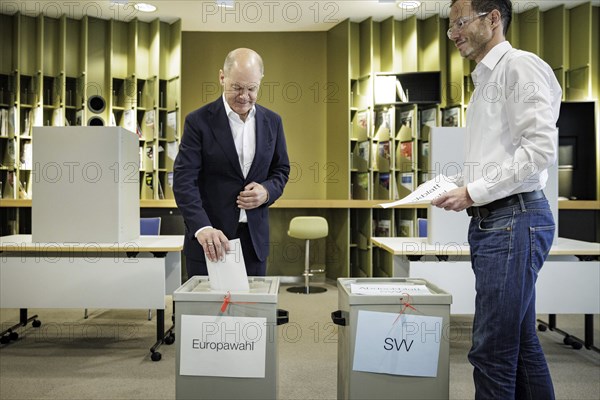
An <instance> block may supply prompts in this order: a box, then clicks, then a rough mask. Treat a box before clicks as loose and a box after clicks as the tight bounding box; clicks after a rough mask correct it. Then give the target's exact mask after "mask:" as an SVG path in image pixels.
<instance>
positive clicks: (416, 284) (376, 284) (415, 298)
mask: <svg viewBox="0 0 600 400" xmlns="http://www.w3.org/2000/svg"><path fill="white" fill-rule="evenodd" d="M337 286H338V292H339V296H345V297H347V298H348V300H347V302H348V304H350V305H359V304H398V302H401V303H405V304H406V303H408V304H423V305H425V304H432V305H435V304H439V305H445V304H448V305H449V304H452V295H451V294H450V293H448V292H446V291H445V290H443V289H441V288H439V287H438V286H436V285H435V284H433V283H431V282H429V281H427V280H425V279H419V278H338V281H337Z"/></svg>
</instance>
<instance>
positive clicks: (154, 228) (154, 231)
mask: <svg viewBox="0 0 600 400" xmlns="http://www.w3.org/2000/svg"><path fill="white" fill-rule="evenodd" d="M140 235H144V236H158V235H160V217H153V218H140ZM87 317H88V309H87V308H86V309H85V311H84V314H83V318H84V319H87ZM150 320H152V310H148V321H150Z"/></svg>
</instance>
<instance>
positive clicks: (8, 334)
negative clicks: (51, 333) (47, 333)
mask: <svg viewBox="0 0 600 400" xmlns="http://www.w3.org/2000/svg"><path fill="white" fill-rule="evenodd" d="M37 317H38V316H37V314H36V315H33V316H32V317H29V318H28V317H27V309H26V308H21V309H20V310H19V323H18V324H15V325H13V326H11V327H10V328H8V329H6V330H4V331H2V332H1V333H0V344H6V343H9V342H10V341H11V340H17V339H18V338H19V334H18V333H17V332H16V331H15V329H17V328H20V327H25V326H26V325H27V324H28V323H29V322H31V326H33V327H34V328H39V327H40V326H41V325H42V322H41V321H40V320H38V319H37Z"/></svg>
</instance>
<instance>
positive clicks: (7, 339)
mask: <svg viewBox="0 0 600 400" xmlns="http://www.w3.org/2000/svg"><path fill="white" fill-rule="evenodd" d="M8 342H10V337H9V336H8V335H6V336H2V337H0V344H6V343H8Z"/></svg>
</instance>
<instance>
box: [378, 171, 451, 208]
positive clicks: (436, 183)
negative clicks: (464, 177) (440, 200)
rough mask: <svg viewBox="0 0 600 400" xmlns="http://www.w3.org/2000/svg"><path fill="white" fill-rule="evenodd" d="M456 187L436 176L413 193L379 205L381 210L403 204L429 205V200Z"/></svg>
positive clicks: (446, 178)
mask: <svg viewBox="0 0 600 400" xmlns="http://www.w3.org/2000/svg"><path fill="white" fill-rule="evenodd" d="M457 187H458V186H457V185H456V184H455V183H454V182H453V181H452V179H450V178H448V177H446V176H444V175H438V176H436V177H435V178H433V179H431V180H428V181H427V182H425V183H423V184H421V185H420V186H419V187H418V188H416V189H415V191H414V192H412V193H411V194H409V195H408V196H406V197H404V198H403V199H400V200H396V201H393V202H391V203H382V204H379V205H380V206H381V207H383V208H389V207H394V206H400V205H404V204H429V203H431V200H433V199H435V198H437V197H439V196H441V195H442V194H444V193H446V192H449V191H450V190H452V189H456V188H457Z"/></svg>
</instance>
